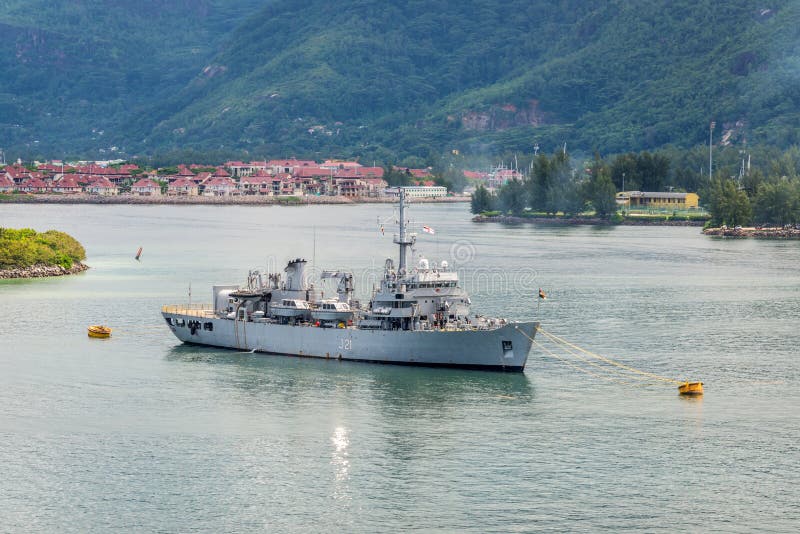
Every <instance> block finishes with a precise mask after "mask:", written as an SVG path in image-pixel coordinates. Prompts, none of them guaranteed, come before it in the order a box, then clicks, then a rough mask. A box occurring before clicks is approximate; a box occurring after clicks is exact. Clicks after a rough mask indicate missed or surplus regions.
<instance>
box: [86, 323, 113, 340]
mask: <svg viewBox="0 0 800 534" xmlns="http://www.w3.org/2000/svg"><path fill="white" fill-rule="evenodd" d="M89 337H99V338H106V337H111V329H110V328H109V327H107V326H103V325H99V324H93V325H92V326H90V327H89Z"/></svg>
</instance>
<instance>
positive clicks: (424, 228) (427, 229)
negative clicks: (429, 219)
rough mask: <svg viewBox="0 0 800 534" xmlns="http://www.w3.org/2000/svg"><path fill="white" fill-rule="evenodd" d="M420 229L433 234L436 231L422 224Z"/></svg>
mask: <svg viewBox="0 0 800 534" xmlns="http://www.w3.org/2000/svg"><path fill="white" fill-rule="evenodd" d="M422 231H423V232H426V233H428V234H435V233H436V231H435V230H434V229H433V228H431V227H430V226H423V227H422Z"/></svg>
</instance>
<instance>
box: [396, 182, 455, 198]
mask: <svg viewBox="0 0 800 534" xmlns="http://www.w3.org/2000/svg"><path fill="white" fill-rule="evenodd" d="M403 189H405V191H406V198H440V197H446V196H447V188H446V187H444V186H441V185H430V186H429V185H409V186H406V187H404V188H403ZM386 196H389V197H399V196H400V188H399V187H387V188H386Z"/></svg>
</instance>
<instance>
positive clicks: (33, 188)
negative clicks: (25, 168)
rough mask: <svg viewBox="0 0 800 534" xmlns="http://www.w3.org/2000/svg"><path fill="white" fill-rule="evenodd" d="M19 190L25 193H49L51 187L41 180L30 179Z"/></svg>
mask: <svg viewBox="0 0 800 534" xmlns="http://www.w3.org/2000/svg"><path fill="white" fill-rule="evenodd" d="M17 189H18V190H19V191H22V192H24V193H47V192H48V190H49V189H50V186H49V185H48V184H47V183H45V181H44V180H42V179H41V178H28V179H27V180H25V181H24V182H22V185H20V186H19V187H18V188H17Z"/></svg>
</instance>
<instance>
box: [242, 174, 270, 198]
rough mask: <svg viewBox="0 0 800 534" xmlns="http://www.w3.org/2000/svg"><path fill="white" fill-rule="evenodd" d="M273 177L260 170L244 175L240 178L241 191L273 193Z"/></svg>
mask: <svg viewBox="0 0 800 534" xmlns="http://www.w3.org/2000/svg"><path fill="white" fill-rule="evenodd" d="M272 179H273V177H272V176H270V175H269V174H267V173H266V172H265V171H263V170H260V171H258V172H256V173H255V174H254V175H252V176H244V177H242V178H241V179H240V180H239V191H241V192H242V194H243V195H271V194H272Z"/></svg>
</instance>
